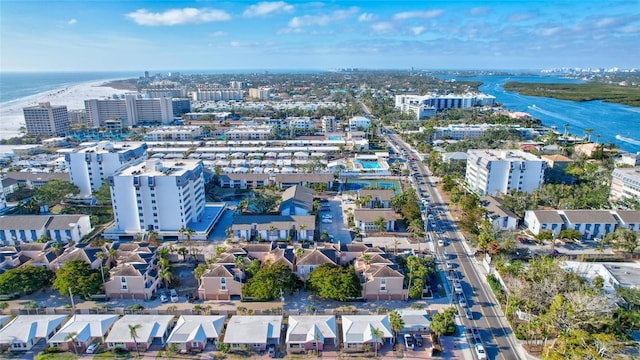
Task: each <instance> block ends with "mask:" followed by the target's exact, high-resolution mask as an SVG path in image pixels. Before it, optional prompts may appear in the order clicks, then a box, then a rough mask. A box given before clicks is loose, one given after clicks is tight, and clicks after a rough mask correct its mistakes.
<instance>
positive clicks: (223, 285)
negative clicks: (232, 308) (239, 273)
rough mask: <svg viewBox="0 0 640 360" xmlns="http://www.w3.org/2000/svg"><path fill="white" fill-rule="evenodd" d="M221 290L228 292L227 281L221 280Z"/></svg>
mask: <svg viewBox="0 0 640 360" xmlns="http://www.w3.org/2000/svg"><path fill="white" fill-rule="evenodd" d="M220 290H222V291H227V279H226V278H220Z"/></svg>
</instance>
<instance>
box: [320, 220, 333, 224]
mask: <svg viewBox="0 0 640 360" xmlns="http://www.w3.org/2000/svg"><path fill="white" fill-rule="evenodd" d="M322 223H323V224H331V223H333V220H331V219H322Z"/></svg>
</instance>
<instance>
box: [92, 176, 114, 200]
mask: <svg viewBox="0 0 640 360" xmlns="http://www.w3.org/2000/svg"><path fill="white" fill-rule="evenodd" d="M93 195H94V196H95V197H96V204H97V205H99V206H111V189H110V188H109V184H108V183H107V182H106V181H105V182H103V183H102V186H100V188H99V189H98V190H95V191H94V192H93Z"/></svg>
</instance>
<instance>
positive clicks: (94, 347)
mask: <svg viewBox="0 0 640 360" xmlns="http://www.w3.org/2000/svg"><path fill="white" fill-rule="evenodd" d="M96 350H98V343H93V344H89V346H87V351H86V353H87V354H94V353H95V352H96Z"/></svg>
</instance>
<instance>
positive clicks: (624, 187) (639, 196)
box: [609, 166, 640, 201]
mask: <svg viewBox="0 0 640 360" xmlns="http://www.w3.org/2000/svg"><path fill="white" fill-rule="evenodd" d="M627 199H628V200H634V201H638V200H640V167H637V166H636V167H632V168H617V169H615V170H613V173H612V174H611V193H610V195H609V200H611V201H618V200H621V201H624V200H627Z"/></svg>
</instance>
